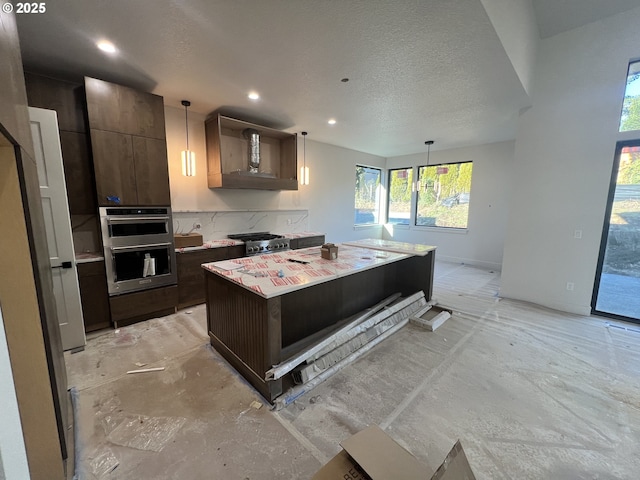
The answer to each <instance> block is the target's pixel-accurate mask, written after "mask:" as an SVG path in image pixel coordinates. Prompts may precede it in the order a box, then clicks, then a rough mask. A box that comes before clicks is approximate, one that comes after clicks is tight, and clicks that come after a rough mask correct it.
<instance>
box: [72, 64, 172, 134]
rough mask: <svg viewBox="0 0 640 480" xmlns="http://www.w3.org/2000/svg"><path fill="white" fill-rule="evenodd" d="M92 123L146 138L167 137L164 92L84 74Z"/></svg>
mask: <svg viewBox="0 0 640 480" xmlns="http://www.w3.org/2000/svg"><path fill="white" fill-rule="evenodd" d="M84 84H85V88H86V91H87V112H88V115H89V126H90V127H91V128H95V129H97V130H107V131H109V132H118V133H126V134H128V135H137V136H139V137H147V138H161V139H164V138H165V137H166V133H165V128H164V102H163V99H162V97H161V96H159V95H154V94H152V93H146V92H139V91H137V90H134V89H133V88H129V87H124V86H122V85H117V84H115V83H109V82H105V81H103V80H98V79H97V78H89V77H85V79H84Z"/></svg>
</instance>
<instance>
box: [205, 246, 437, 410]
mask: <svg viewBox="0 0 640 480" xmlns="http://www.w3.org/2000/svg"><path fill="white" fill-rule="evenodd" d="M417 252H418V253H400V252H397V251H396V252H390V251H382V250H375V249H372V248H363V247H359V246H349V245H344V244H343V245H339V252H338V258H337V259H336V260H325V259H323V258H321V256H320V247H311V248H306V249H302V250H290V251H286V252H281V253H274V254H270V255H261V256H254V257H245V258H237V259H234V260H227V261H222V262H214V263H208V264H204V265H203V268H204V269H205V279H206V303H207V327H208V331H209V337H210V341H211V345H212V346H213V347H214V348H215V349H216V350H217V351H218V352H220V354H222V356H223V357H225V358H226V359H227V361H229V363H230V364H231V365H233V367H234V368H235V369H236V370H237V371H238V372H239V373H240V374H241V375H242V376H243V377H244V378H245V379H246V380H247V381H249V383H251V384H252V385H253V386H254V387H255V388H256V389H257V390H258V391H259V392H260V393H261V394H262V395H263V396H264V397H265V398H266V399H267V400H268V401H269V402H272V403H273V401H274V400H275V399H276V398H277V397H278V396H279V395H281V394H282V393H283V391H284V389H285V388H287V387H288V386H290V385H291V382H292V380H291V378H290V377H289V376H285V377H283V378H280V379H277V380H270V381H266V380H265V374H266V372H267V371H268V370H269V369H270V368H271V367H272V366H273V365H276V364H278V363H280V362H282V361H283V360H286V359H288V358H290V357H291V356H293V355H295V354H297V353H298V352H300V351H301V350H303V349H304V348H306V347H308V346H309V345H311V344H312V343H314V342H315V341H318V340H319V339H321V338H323V337H324V336H326V335H329V334H330V333H331V332H332V331H333V330H336V329H337V328H339V327H340V326H341V325H343V324H344V321H345V320H346V319H348V318H349V317H350V316H352V315H354V314H356V313H359V312H361V311H362V310H364V309H366V308H368V307H370V306H372V305H374V304H375V303H377V302H379V301H381V300H382V299H384V298H386V297H388V296H390V295H392V294H394V293H396V292H400V293H401V294H402V295H403V296H408V295H411V294H413V293H416V292H418V291H420V290H422V291H423V292H424V295H425V298H426V299H427V300H430V299H431V294H432V286H433V267H434V257H435V247H428V248H425V249H420V250H417Z"/></svg>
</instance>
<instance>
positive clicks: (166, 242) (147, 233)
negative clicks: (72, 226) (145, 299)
mask: <svg viewBox="0 0 640 480" xmlns="http://www.w3.org/2000/svg"><path fill="white" fill-rule="evenodd" d="M100 227H101V230H102V245H103V247H104V259H105V267H106V270H107V285H108V289H109V295H118V294H121V293H128V292H136V291H140V290H146V289H149V288H155V287H160V286H166V285H175V284H176V283H177V274H176V254H175V249H174V244H173V222H172V218H171V208H169V207H100Z"/></svg>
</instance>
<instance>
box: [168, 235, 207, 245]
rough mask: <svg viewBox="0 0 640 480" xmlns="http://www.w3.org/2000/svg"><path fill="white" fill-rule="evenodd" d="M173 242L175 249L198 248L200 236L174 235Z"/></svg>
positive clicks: (200, 242) (200, 243)
mask: <svg viewBox="0 0 640 480" xmlns="http://www.w3.org/2000/svg"><path fill="white" fill-rule="evenodd" d="M173 241H174V244H175V247H176V248H184V247H199V246H200V245H202V235H200V234H199V233H185V234H183V233H175V234H174V235H173Z"/></svg>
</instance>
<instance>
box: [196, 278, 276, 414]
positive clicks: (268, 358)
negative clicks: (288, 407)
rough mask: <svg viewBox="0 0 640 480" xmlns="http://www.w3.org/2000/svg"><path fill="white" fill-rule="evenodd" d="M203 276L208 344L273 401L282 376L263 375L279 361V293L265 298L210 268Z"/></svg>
mask: <svg viewBox="0 0 640 480" xmlns="http://www.w3.org/2000/svg"><path fill="white" fill-rule="evenodd" d="M205 278H206V291H207V327H208V331H209V337H210V340H211V345H212V346H213V347H214V348H215V349H216V350H217V351H218V352H219V353H220V354H221V355H222V356H223V357H224V358H225V359H226V360H227V361H228V362H229V363H230V364H231V365H232V366H233V367H234V368H235V369H236V370H238V372H240V373H241V374H242V376H243V377H244V378H245V379H247V381H249V383H251V384H252V385H253V386H254V387H255V388H256V390H258V391H259V392H260V393H261V394H262V396H264V397H265V398H266V399H267V400H268V401H270V402H272V401H273V400H274V399H275V398H276V397H277V396H278V395H280V394H281V393H282V380H276V381H270V382H265V381H264V377H265V372H266V371H267V370H269V369H270V368H271V367H272V366H273V365H275V364H277V363H279V362H280V351H281V345H282V339H281V338H282V337H281V326H280V297H275V298H271V299H268V300H267V299H265V298H263V297H260V296H259V295H256V294H255V293H252V292H251V291H249V290H247V289H245V288H243V287H241V286H239V285H235V284H233V283H232V282H230V281H228V280H226V279H224V278H222V277H220V276H218V275H216V274H213V273H211V272H205Z"/></svg>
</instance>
